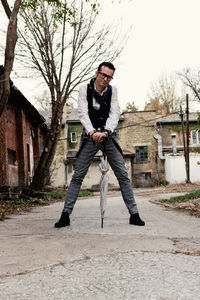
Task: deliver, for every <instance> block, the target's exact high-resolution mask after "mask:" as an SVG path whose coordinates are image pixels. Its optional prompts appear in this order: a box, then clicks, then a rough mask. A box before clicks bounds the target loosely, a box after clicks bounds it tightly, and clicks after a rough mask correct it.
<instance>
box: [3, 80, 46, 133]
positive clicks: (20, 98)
mask: <svg viewBox="0 0 200 300" xmlns="http://www.w3.org/2000/svg"><path fill="white" fill-rule="evenodd" d="M8 104H11V105H13V106H15V107H17V108H23V109H24V110H25V112H26V114H27V115H28V116H29V117H30V119H31V120H32V122H33V123H35V124H38V125H40V126H42V127H43V129H46V128H47V127H46V124H45V118H44V117H43V116H42V115H41V114H40V113H39V112H38V110H37V109H36V108H35V107H34V106H33V105H32V104H31V103H30V102H29V101H28V100H27V99H26V98H25V96H24V95H23V94H22V93H21V92H20V90H18V89H17V87H15V86H14V85H13V84H12V83H11V89H10V96H9V98H8Z"/></svg>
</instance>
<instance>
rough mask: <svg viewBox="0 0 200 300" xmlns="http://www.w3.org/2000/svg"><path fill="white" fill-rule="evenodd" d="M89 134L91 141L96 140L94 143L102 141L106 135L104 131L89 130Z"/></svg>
mask: <svg viewBox="0 0 200 300" xmlns="http://www.w3.org/2000/svg"><path fill="white" fill-rule="evenodd" d="M89 135H90V136H91V138H92V139H93V141H94V142H96V143H102V142H103V139H104V138H106V137H107V135H106V134H105V133H104V132H94V131H90V132H89Z"/></svg>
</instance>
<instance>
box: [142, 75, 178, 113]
mask: <svg viewBox="0 0 200 300" xmlns="http://www.w3.org/2000/svg"><path fill="white" fill-rule="evenodd" d="M148 102H150V104H151V106H153V108H154V109H156V110H159V112H160V110H165V112H166V113H170V112H174V111H176V110H177V109H179V105H180V104H181V102H182V97H180V96H179V95H178V82H177V78H176V77H175V75H171V76H166V75H163V76H161V77H160V78H159V79H158V82H156V83H152V85H151V93H150V94H149V101H148ZM148 102H147V103H146V106H148Z"/></svg>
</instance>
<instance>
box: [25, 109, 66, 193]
mask: <svg viewBox="0 0 200 300" xmlns="http://www.w3.org/2000/svg"><path fill="white" fill-rule="evenodd" d="M62 110H63V107H59V108H58V109H57V111H56V112H55V114H54V118H53V120H52V122H51V129H50V131H49V133H48V135H47V138H46V141H45V146H44V149H43V152H42V155H41V156H40V160H39V163H38V165H37V168H36V170H35V174H34V176H33V181H32V183H31V188H32V189H36V190H41V189H43V188H44V187H45V185H46V184H47V181H48V179H49V171H50V167H51V164H52V162H53V159H54V155H55V152H56V146H57V143H58V138H59V136H60V132H61V125H62V124H61V122H62Z"/></svg>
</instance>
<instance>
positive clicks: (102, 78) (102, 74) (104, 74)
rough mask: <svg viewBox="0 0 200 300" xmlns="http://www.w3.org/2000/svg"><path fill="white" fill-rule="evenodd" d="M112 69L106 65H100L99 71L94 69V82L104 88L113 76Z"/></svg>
mask: <svg viewBox="0 0 200 300" xmlns="http://www.w3.org/2000/svg"><path fill="white" fill-rule="evenodd" d="M113 74H114V71H113V70H111V69H109V68H108V67H106V66H102V67H101V71H96V73H95V75H96V84H97V85H98V86H100V87H101V88H102V89H105V88H106V87H107V85H108V84H109V83H110V81H111V80H112V78H113Z"/></svg>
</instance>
